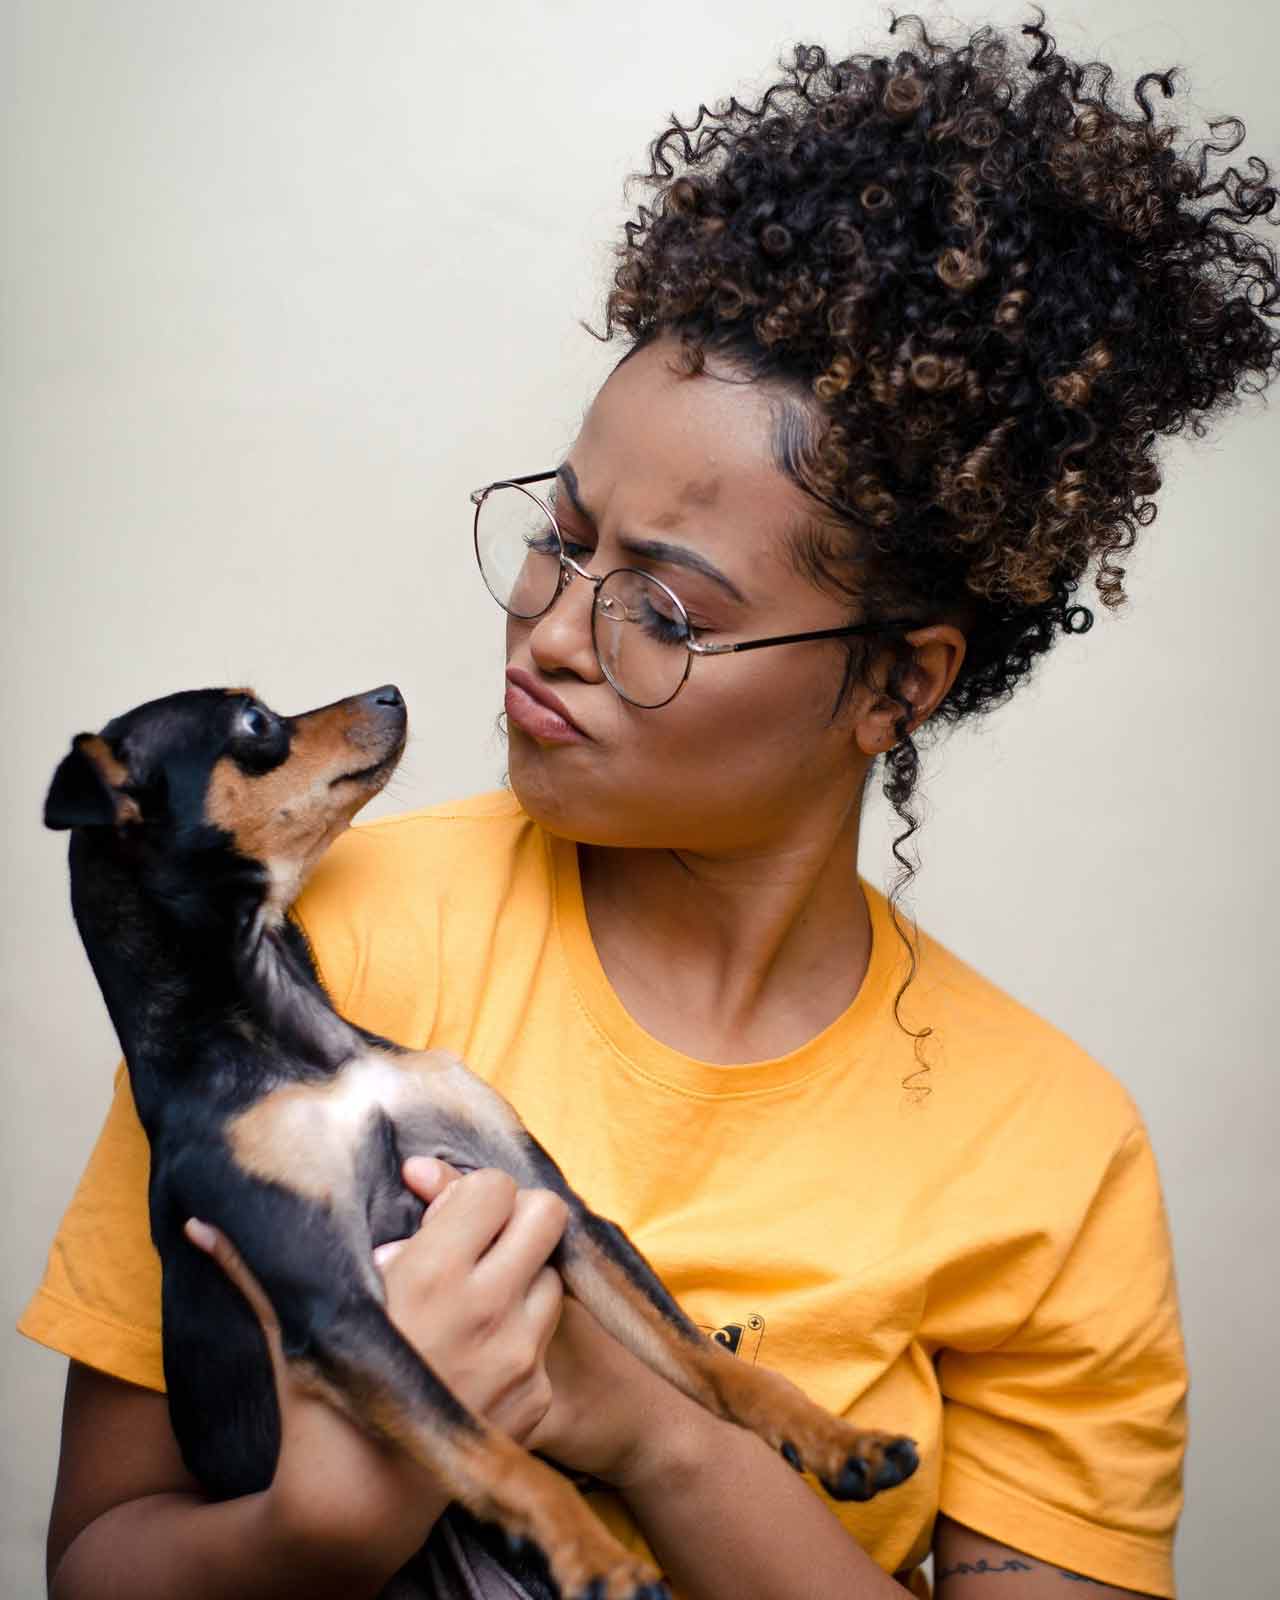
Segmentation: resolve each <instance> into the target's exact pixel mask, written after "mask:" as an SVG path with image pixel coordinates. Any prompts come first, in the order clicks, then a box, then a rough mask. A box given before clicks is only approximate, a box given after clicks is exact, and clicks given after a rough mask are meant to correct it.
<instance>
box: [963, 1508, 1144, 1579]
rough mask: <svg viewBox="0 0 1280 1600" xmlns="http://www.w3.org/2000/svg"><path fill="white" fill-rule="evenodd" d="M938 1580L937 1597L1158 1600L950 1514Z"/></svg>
mask: <svg viewBox="0 0 1280 1600" xmlns="http://www.w3.org/2000/svg"><path fill="white" fill-rule="evenodd" d="M933 1582H934V1597H935V1600H1070V1597H1071V1596H1073V1595H1079V1596H1080V1597H1081V1600H1156V1597H1155V1596H1153V1595H1146V1596H1143V1595H1141V1594H1139V1592H1138V1591H1137V1590H1136V1589H1117V1588H1115V1587H1114V1585H1112V1584H1109V1583H1102V1582H1101V1581H1100V1580H1098V1579H1097V1578H1086V1577H1085V1576H1084V1575H1083V1574H1082V1573H1079V1572H1072V1571H1071V1569H1070V1568H1069V1567H1062V1566H1059V1565H1057V1563H1055V1562H1052V1561H1040V1560H1038V1559H1037V1558H1036V1557H1035V1556H1029V1555H1027V1554H1026V1552H1025V1551H1023V1550H1015V1549H1014V1548H1013V1546H1012V1545H1007V1544H1001V1543H1000V1542H999V1540H998V1539H988V1538H987V1536H986V1534H985V1533H977V1532H975V1531H974V1529H972V1528H966V1527H965V1526H964V1525H963V1523H959V1522H953V1521H952V1520H951V1518H950V1517H939V1518H938V1525H937V1527H936V1529H935V1530H934V1535H933ZM1069 1584H1070V1585H1074V1586H1075V1587H1070V1588H1069V1587H1068V1585H1069Z"/></svg>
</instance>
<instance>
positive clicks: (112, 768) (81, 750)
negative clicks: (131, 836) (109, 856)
mask: <svg viewBox="0 0 1280 1600" xmlns="http://www.w3.org/2000/svg"><path fill="white" fill-rule="evenodd" d="M128 782H129V772H128V769H127V768H126V767H125V766H123V765H122V764H121V763H120V762H119V761H117V760H116V758H115V756H113V755H112V754H111V750H110V747H109V746H108V744H107V742H106V740H105V739H103V738H102V737H101V736H100V735H99V734H96V733H81V734H77V735H76V737H75V738H74V739H73V740H72V742H71V753H70V754H69V755H67V756H64V757H63V759H62V762H61V765H60V766H59V767H58V770H57V771H56V772H55V773H54V775H53V782H52V783H51V784H50V785H49V794H48V797H47V798H46V800H45V803H44V824H45V827H46V828H120V827H123V826H124V825H125V824H126V823H128V822H140V821H141V820H142V811H141V809H140V808H139V806H138V802H137V801H136V800H135V799H134V798H133V796H132V795H131V794H126V793H125V792H124V787H125V785H126V784H127V783H128Z"/></svg>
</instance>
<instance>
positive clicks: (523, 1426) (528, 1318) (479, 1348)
mask: <svg viewBox="0 0 1280 1600" xmlns="http://www.w3.org/2000/svg"><path fill="white" fill-rule="evenodd" d="M404 1178H405V1183H406V1185H407V1186H408V1187H409V1188H411V1189H413V1190H414V1192H415V1193H416V1194H418V1195H420V1196H421V1198H422V1199H424V1200H426V1201H427V1202H428V1211H427V1214H426V1216H425V1217H424V1219H423V1223H422V1231H421V1232H420V1233H419V1234H418V1235H417V1236H416V1238H414V1239H411V1240H397V1241H396V1242H395V1243H394V1244H389V1245H384V1246H382V1248H381V1249H380V1250H377V1251H375V1252H374V1259H375V1261H378V1262H379V1264H380V1265H381V1266H383V1267H384V1268H385V1267H386V1263H387V1262H388V1261H389V1260H392V1259H394V1260H396V1261H397V1262H399V1261H403V1259H404V1256H403V1252H404V1251H406V1250H407V1249H413V1250H415V1251H417V1250H419V1249H420V1248H421V1246H420V1244H419V1241H421V1240H422V1238H423V1235H424V1234H425V1233H426V1232H427V1229H428V1228H429V1227H430V1226H431V1224H432V1219H433V1218H435V1219H436V1221H437V1222H438V1221H439V1220H440V1214H441V1206H442V1205H443V1203H444V1201H445V1199H446V1198H448V1197H449V1196H451V1195H453V1194H455V1193H456V1194H457V1195H458V1196H459V1197H461V1196H462V1195H463V1194H464V1193H465V1192H466V1191H467V1190H468V1188H469V1186H472V1185H476V1184H477V1183H478V1181H479V1180H484V1181H485V1182H486V1184H492V1183H493V1182H495V1181H496V1180H499V1179H501V1180H503V1182H504V1184H509V1185H510V1187H511V1190H513V1191H514V1190H515V1186H514V1183H513V1182H512V1180H511V1179H508V1178H505V1176H504V1175H503V1174H500V1173H473V1174H472V1175H471V1176H470V1177H467V1178H462V1179H458V1174H457V1173H456V1172H455V1171H454V1170H453V1168H451V1167H448V1166H446V1165H445V1164H444V1163H443V1162H439V1161H432V1162H421V1161H410V1162H406V1164H405V1169H404ZM508 1193H509V1191H507V1190H505V1189H504V1191H503V1197H504V1198H505V1197H506V1195H507V1194H508ZM478 1198H479V1197H478ZM566 1217H567V1212H566V1208H565V1206H564V1204H563V1202H562V1201H560V1200H558V1199H557V1198H556V1197H555V1196H554V1195H553V1194H551V1193H550V1191H548V1190H544V1189H532V1190H529V1189H525V1190H518V1191H515V1198H514V1202H513V1205H512V1214H511V1220H510V1221H509V1222H508V1223H507V1227H506V1232H505V1233H504V1234H503V1237H502V1240H501V1241H500V1245H501V1246H502V1247H503V1248H506V1247H508V1246H509V1245H514V1246H516V1247H519V1248H525V1240H524V1239H521V1238H516V1237H513V1230H519V1232H520V1233H521V1234H527V1247H528V1251H529V1253H528V1256H527V1262H531V1261H532V1260H533V1259H536V1257H537V1252H538V1251H539V1250H545V1253H546V1254H547V1255H549V1254H550V1252H551V1250H552V1249H553V1248H554V1245H555V1243H556V1242H558V1240H559V1238H560V1235H561V1233H562V1232H563V1231H564V1225H565V1221H566ZM458 1220H459V1224H460V1230H459V1231H460V1237H459V1238H458V1240H457V1241H456V1244H451V1245H450V1246H446V1245H445V1242H444V1235H443V1230H441V1233H440V1235H439V1236H438V1237H439V1239H440V1243H439V1244H433V1243H430V1242H429V1243H428V1245H427V1248H426V1250H425V1251H424V1252H423V1253H424V1255H425V1254H427V1253H428V1252H432V1253H434V1252H436V1251H440V1250H444V1249H446V1248H459V1249H461V1250H462V1252H463V1255H464V1256H465V1257H467V1258H468V1259H469V1258H470V1257H471V1256H472V1255H473V1253H474V1241H469V1240H468V1238H467V1237H464V1236H461V1217H459V1219H458ZM475 1220H476V1224H477V1225H479V1226H480V1228H481V1236H483V1232H484V1225H483V1223H482V1220H481V1218H480V1217H479V1215H477V1216H476V1219H475ZM498 1250H499V1245H497V1244H496V1245H494V1246H493V1247H492V1249H491V1251H490V1255H491V1256H493V1255H495V1254H496V1253H497V1251H498ZM436 1270H437V1271H438V1272H439V1273H442V1274H444V1275H445V1276H447V1277H451V1276H452V1274H451V1272H450V1270H449V1263H448V1261H447V1259H437V1261H436ZM524 1270H525V1271H526V1272H527V1264H526V1267H525V1268H524ZM394 1272H395V1269H394V1268H391V1269H390V1270H389V1271H388V1272H387V1289H388V1296H389V1302H388V1303H389V1309H390V1310H391V1313H392V1316H393V1318H394V1319H395V1320H396V1321H397V1322H398V1323H399V1325H400V1327H401V1330H402V1331H403V1332H404V1333H405V1334H406V1335H407V1336H408V1337H409V1338H410V1339H412V1340H414V1342H415V1343H418V1338H417V1335H416V1334H415V1331H414V1328H415V1326H416V1325H417V1322H418V1316H419V1313H417V1312H416V1310H415V1305H414V1302H415V1301H416V1300H417V1299H418V1298H419V1297H420V1298H421V1300H422V1310H421V1313H420V1315H421V1318H422V1323H423V1325H425V1323H426V1322H427V1321H428V1320H432V1319H438V1318H439V1317H441V1316H442V1315H444V1314H445V1313H446V1309H447V1314H448V1316H449V1319H450V1321H453V1320H454V1319H455V1318H456V1319H459V1320H461V1319H465V1318H467V1317H468V1316H470V1317H474V1316H475V1313H476V1311H477V1310H479V1309H482V1308H483V1305H484V1299H483V1295H482V1297H481V1299H480V1300H479V1301H478V1302H476V1303H473V1304H472V1306H471V1307H470V1308H467V1307H464V1306H462V1305H459V1306H457V1307H452V1306H451V1307H448V1308H445V1307H443V1306H440V1305H439V1304H438V1303H436V1304H435V1309H434V1311H433V1310H432V1305H433V1301H432V1296H433V1294H436V1293H437V1292H438V1291H437V1290H436V1289H435V1288H434V1286H433V1278H434V1276H435V1274H434V1273H433V1271H432V1266H431V1263H430V1261H429V1260H426V1261H424V1262H423V1263H422V1266H421V1267H420V1268H419V1272H420V1274H421V1276H420V1277H419V1279H418V1281H417V1283H416V1284H414V1285H411V1286H407V1288H406V1291H404V1292H398V1290H397V1286H396V1284H395V1278H394ZM474 1278H475V1281H476V1284H477V1285H478V1286H479V1285H482V1283H483V1278H484V1274H483V1273H481V1272H480V1271H479V1270H478V1268H477V1270H476V1272H475V1274H474ZM515 1282H516V1283H517V1284H518V1283H519V1282H520V1274H517V1275H516V1277H515ZM544 1294H545V1296H546V1306H545V1307H544V1306H543V1304H542V1296H543V1295H544ZM562 1294H563V1289H562V1285H561V1282H560V1277H559V1274H558V1273H557V1272H555V1271H554V1269H552V1268H550V1267H544V1269H543V1271H542V1273H540V1274H539V1276H538V1277H537V1278H535V1279H534V1280H533V1282H532V1284H531V1285H530V1286H529V1288H528V1290H527V1291H526V1294H525V1300H524V1308H523V1309H524V1317H523V1318H521V1316H520V1315H519V1313H518V1309H517V1308H516V1307H514V1306H510V1305H508V1304H507V1303H506V1302H505V1301H502V1302H500V1303H501V1304H502V1305H503V1307H504V1315H503V1316H502V1318H501V1319H500V1320H499V1321H498V1322H497V1323H496V1325H495V1326H494V1327H493V1328H492V1329H489V1328H487V1327H486V1326H484V1325H481V1326H479V1327H475V1326H473V1327H471V1328H470V1329H467V1328H466V1327H462V1328H460V1329H459V1330H458V1331H459V1334H460V1337H459V1340H458V1343H459V1348H460V1350H461V1351H462V1352H463V1356H464V1359H463V1360H462V1361H461V1362H460V1363H459V1365H458V1367H456V1368H455V1369H454V1370H455V1372H456V1374H457V1376H456V1377H455V1378H453V1379H451V1378H450V1377H449V1375H448V1374H447V1373H446V1372H445V1371H444V1370H443V1368H440V1367H437V1369H436V1370H437V1371H439V1373H440V1376H441V1377H443V1378H445V1379H446V1381H447V1382H449V1383H450V1387H451V1388H453V1389H454V1392H455V1393H456V1394H458V1396H459V1398H460V1399H465V1400H467V1403H468V1404H471V1405H473V1406H474V1407H475V1408H476V1409H481V1410H484V1412H485V1414H486V1415H487V1416H489V1418H490V1420H491V1421H493V1422H495V1423H496V1424H497V1425H498V1426H499V1427H503V1428H505V1429H506V1431H507V1432H508V1433H509V1434H510V1435H511V1437H512V1438H513V1439H516V1440H517V1441H518V1442H519V1443H520V1444H523V1445H524V1446H525V1447H526V1448H527V1449H530V1450H537V1451H540V1452H541V1453H542V1454H543V1455H547V1456H550V1457H551V1458H552V1459H553V1460H555V1461H558V1462H559V1463H560V1465H561V1466H563V1467H567V1468H569V1469H570V1470H572V1471H574V1472H588V1473H590V1474H591V1475H592V1476H593V1477H597V1478H601V1479H603V1480H604V1481H605V1482H608V1483H613V1484H619V1485H621V1484H623V1483H624V1482H625V1481H627V1479H628V1478H629V1477H630V1476H631V1475H633V1474H635V1473H637V1472H639V1471H640V1470H642V1466H643V1464H644V1463H645V1462H646V1461H647V1459H648V1458H647V1453H646V1452H647V1447H648V1444H649V1442H650V1441H651V1440H653V1439H655V1438H658V1437H661V1436H662V1434H663V1431H664V1430H666V1429H669V1428H670V1425H671V1422H672V1416H673V1412H675V1411H676V1410H678V1409H680V1408H682V1407H690V1408H692V1403H691V1402H689V1401H686V1400H685V1398H684V1397H683V1396H682V1395H680V1394H678V1393H677V1392H676V1390H674V1389H673V1388H672V1387H671V1386H670V1384H668V1383H666V1382H665V1381H664V1380H663V1379H662V1378H660V1377H658V1376H657V1375H656V1374H655V1373H654V1372H653V1371H651V1369H650V1368H648V1367H647V1366H645V1365H644V1363H643V1362H641V1361H639V1360H638V1359H637V1358H636V1357H635V1356H633V1355H632V1354H631V1352H630V1351H629V1350H627V1349H626V1348H625V1347H624V1346H623V1345H621V1344H619V1343H618V1341H617V1340H616V1339H615V1338H613V1336H612V1335H611V1334H609V1333H606V1331H605V1330H604V1329H603V1328H602V1327H601V1326H600V1324H599V1323H598V1322H597V1321H596V1319H595V1318H594V1317H593V1316H592V1315H591V1313H590V1312H589V1311H588V1310H587V1309H586V1307H585V1306H582V1305H580V1304H579V1303H578V1302H577V1301H576V1300H573V1299H571V1298H565V1299H563V1302H562V1300H561V1296H562ZM553 1303H554V1305H555V1307H556V1308H557V1318H556V1319H552V1318H551V1317H550V1316H549V1315H548V1312H549V1309H550V1307H551V1305H552V1304H553ZM443 1332H444V1330H443V1329H440V1328H437V1333H438V1334H443ZM483 1334H488V1335H489V1337H488V1339H487V1341H486V1342H484V1343H482V1342H481V1338H480V1336H481V1335H483ZM531 1334H532V1335H536V1336H537V1337H536V1339H535V1341H534V1342H532V1343H531V1341H530V1335H531ZM419 1348H420V1349H421V1350H422V1353H423V1355H424V1356H425V1357H426V1358H427V1359H428V1360H431V1357H430V1354H429V1353H428V1351H427V1349H426V1347H425V1345H422V1344H419ZM468 1353H469V1354H470V1357H471V1359H470V1360H467V1359H465V1357H466V1355H467V1354H468ZM463 1383H465V1384H466V1385H467V1386H468V1388H469V1389H470V1390H471V1394H472V1396H473V1398H468V1394H467V1393H466V1392H464V1389H463V1388H462V1387H460V1386H459V1385H460V1384H463ZM486 1396H488V1398H487V1399H486V1398H485V1397H486ZM478 1399H479V1400H483V1401H484V1403H483V1404H477V1400H478ZM692 1409H694V1410H696V1408H692Z"/></svg>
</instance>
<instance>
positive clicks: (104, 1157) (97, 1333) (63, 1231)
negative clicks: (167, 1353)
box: [18, 1066, 164, 1390]
mask: <svg viewBox="0 0 1280 1600" xmlns="http://www.w3.org/2000/svg"><path fill="white" fill-rule="evenodd" d="M150 1166H151V1158H150V1152H149V1150H148V1148H147V1136H146V1134H145V1133H144V1132H143V1131H142V1125H141V1123H140V1122H139V1121H138V1114H137V1111H136V1110H135V1108H134V1104H133V1095H132V1093H131V1092H130V1089H129V1079H128V1075H127V1073H126V1072H125V1070H124V1067H123V1066H121V1068H120V1069H119V1071H118V1072H117V1074H116V1087H115V1097H114V1098H113V1100H112V1102H111V1109H110V1110H109V1111H108V1113H107V1120H106V1122H105V1123H104V1125H103V1128H102V1132H101V1134H99V1136H98V1142H97V1144H96V1145H95V1146H94V1150H93V1154H92V1155H91V1156H90V1157H89V1164H88V1166H87V1167H86V1168H85V1171H84V1175H83V1177H82V1178H81V1179H80V1183H79V1185H78V1187H77V1189H76V1192H75V1194H74V1196H73V1197H72V1200H71V1204H70V1205H69V1206H68V1208H67V1212H66V1215H65V1216H64V1217H63V1219H62V1226H61V1227H60V1228H59V1229H58V1233H57V1236H56V1237H55V1239H54V1241H53V1244H52V1246H51V1248H50V1250H49V1260H48V1264H47V1266H46V1267H45V1274H44V1279H43V1281H42V1282H41V1284H40V1287H39V1288H38V1289H37V1290H36V1292H35V1294H34V1296H33V1297H32V1299H31V1303H30V1304H29V1305H28V1306H27V1308H26V1310H25V1311H24V1312H23V1313H22V1316H21V1317H20V1318H19V1321H18V1329H19V1331H20V1332H22V1333H25V1334H26V1335H27V1336H28V1338H31V1339H35V1340H36V1341H37V1342H38V1343H40V1344H44V1345H48V1346H49V1348H50V1349H52V1350H59V1351H61V1352H62V1353H63V1354H64V1355H67V1356H71V1357H72V1358H73V1359H74V1360H76V1361H82V1362H84V1364H85V1365H86V1366H90V1367H96V1368H97V1369H98V1370H99V1371H101V1372H106V1373H110V1374H111V1376H112V1377H115V1378H122V1379H124V1380H125V1381H126V1382H127V1383H137V1384H141V1385H142V1386H143V1387H144V1388H147V1389H161V1390H162V1389H163V1388H164V1369H163V1365H162V1361H161V1347H160V1260H159V1257H158V1256H157V1255H156V1252H155V1247H154V1246H153V1245H152V1243H151V1221H150V1216H149V1214H148V1208H147V1180H148V1176H149V1173H150Z"/></svg>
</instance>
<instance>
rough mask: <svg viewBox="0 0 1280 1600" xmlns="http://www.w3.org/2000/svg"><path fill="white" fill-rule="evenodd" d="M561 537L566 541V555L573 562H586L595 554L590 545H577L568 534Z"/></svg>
mask: <svg viewBox="0 0 1280 1600" xmlns="http://www.w3.org/2000/svg"><path fill="white" fill-rule="evenodd" d="M560 537H561V539H562V540H563V541H564V553H565V555H567V556H568V557H569V559H570V560H571V561H586V560H587V558H588V557H589V556H593V555H594V554H595V551H594V550H593V549H592V548H591V546H590V545H589V544H577V543H575V542H574V540H572V539H571V538H570V537H569V536H568V534H566V533H562V534H561V535H560Z"/></svg>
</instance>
